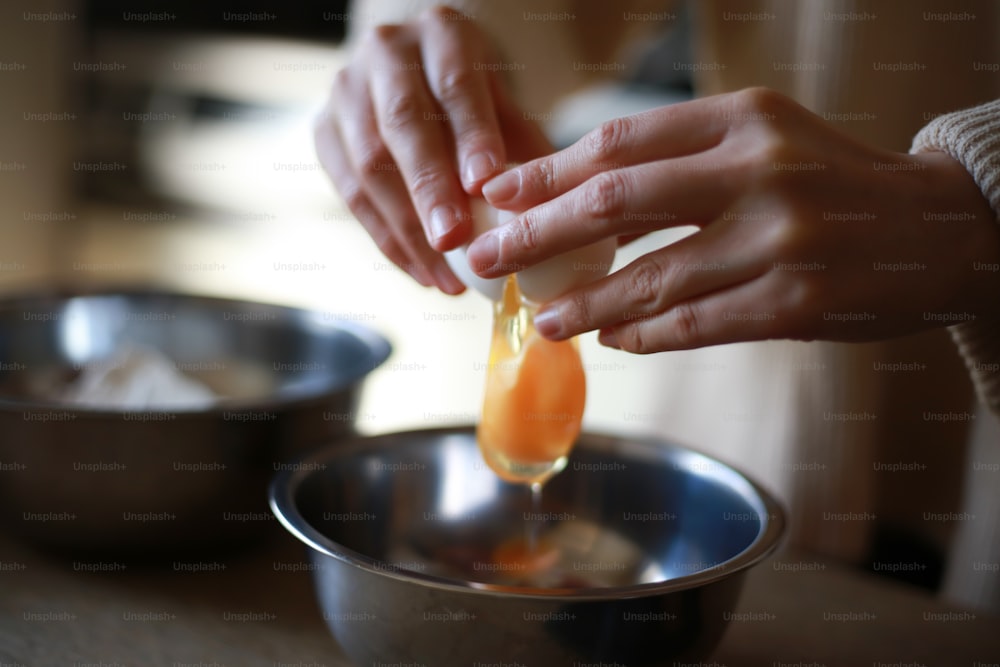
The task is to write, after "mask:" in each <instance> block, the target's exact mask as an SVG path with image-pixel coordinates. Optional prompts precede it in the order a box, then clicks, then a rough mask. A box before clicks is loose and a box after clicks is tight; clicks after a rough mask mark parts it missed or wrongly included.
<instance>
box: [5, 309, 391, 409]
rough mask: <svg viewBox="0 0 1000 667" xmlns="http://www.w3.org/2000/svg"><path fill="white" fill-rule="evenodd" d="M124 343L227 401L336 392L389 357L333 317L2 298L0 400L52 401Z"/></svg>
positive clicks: (372, 339) (373, 337)
mask: <svg viewBox="0 0 1000 667" xmlns="http://www.w3.org/2000/svg"><path fill="white" fill-rule="evenodd" d="M123 346H132V347H134V348H139V349H148V348H152V349H154V350H157V351H159V352H160V353H162V354H164V355H166V357H167V358H169V360H170V361H171V362H172V363H173V364H174V365H175V367H176V369H177V370H179V371H181V372H183V373H184V374H185V375H187V376H190V377H192V378H195V379H197V380H198V381H200V382H202V383H204V384H205V385H207V386H208V387H209V388H210V389H212V390H213V391H214V392H215V393H216V394H217V395H218V396H219V397H220V399H221V400H222V401H223V402H225V403H227V404H229V405H231V404H233V403H260V402H269V403H270V402H275V401H278V402H280V401H286V400H293V399H301V398H308V397H311V396H317V395H320V394H322V393H326V392H330V391H336V390H339V389H341V388H343V387H347V386H349V385H351V384H352V383H354V382H356V381H357V380H359V379H360V378H361V377H363V376H364V375H365V374H366V373H368V372H369V371H371V370H372V369H373V368H375V367H376V366H378V365H379V364H380V363H382V361H384V360H385V359H386V357H388V355H389V345H388V343H387V341H385V340H384V339H383V338H381V337H380V336H378V335H377V334H375V333H374V332H372V331H370V330H368V329H367V328H365V327H360V326H356V325H354V324H353V323H351V322H345V321H343V320H342V319H338V317H337V315H336V314H333V313H320V312H314V311H307V310H301V309H295V308H286V307H281V306H273V305H267V304H259V303H252V302H245V301H236V300H229V299H217V298H208V297H198V296H187V295H181V294H162V293H121V294H103V295H91V296H71V297H37V298H22V299H10V300H5V301H2V302H0V360H2V362H3V364H4V370H5V371H7V372H4V373H0V401H17V402H27V403H39V404H54V403H59V400H58V397H59V396H60V392H62V391H63V389H64V388H65V387H66V386H67V385H69V384H70V383H71V382H73V380H74V379H75V378H76V377H77V376H79V374H80V373H81V372H83V371H84V370H86V369H87V368H88V367H99V366H100V365H101V364H108V363H112V362H111V361H110V360H113V359H114V358H115V357H114V355H115V353H116V352H117V351H120V350H121V349H123Z"/></svg>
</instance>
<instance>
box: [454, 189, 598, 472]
mask: <svg viewBox="0 0 1000 667" xmlns="http://www.w3.org/2000/svg"><path fill="white" fill-rule="evenodd" d="M469 210H470V212H471V214H472V238H476V237H478V236H479V235H481V234H483V233H484V232H486V231H488V230H490V229H492V228H493V227H496V226H497V225H500V224H504V223H505V222H507V221H509V220H511V219H513V217H514V216H515V214H514V213H510V212H507V211H501V210H497V209H494V208H493V207H492V206H490V205H489V204H487V203H486V202H485V201H484V200H483V199H482V198H479V197H472V198H470V201H469ZM616 245H617V244H616V242H615V239H613V238H611V239H604V240H602V241H599V242H597V243H593V244H591V245H588V246H584V247H582V248H577V249H575V250H572V251H570V252H567V253H564V254H562V255H558V256H556V257H552V258H549V259H547V260H545V261H543V262H540V263H538V264H535V265H534V266H531V267H528V268H526V269H524V270H523V271H521V272H519V273H517V274H516V275H513V276H504V277H501V278H493V279H487V278H481V277H479V276H478V275H476V274H475V273H474V272H473V271H472V269H471V268H470V267H469V260H468V255H467V252H466V251H467V246H463V247H460V248H456V249H455V250H452V251H450V252H447V253H445V259H446V260H447V262H448V265H449V266H450V267H451V269H452V271H454V272H455V275H457V276H458V278H459V279H460V280H461V281H462V282H463V283H465V284H466V286H468V287H471V288H473V289H475V290H477V291H479V292H480V293H482V294H483V295H485V296H486V297H487V298H488V299H490V300H491V301H492V302H493V335H492V338H491V340H490V352H489V362H488V364H487V371H486V391H485V395H484V397H483V409H482V414H481V415H480V420H479V424H478V425H477V428H476V440H477V442H478V443H479V449H480V452H481V453H482V456H483V459H484V460H485V461H486V463H487V465H489V466H490V468H491V469H492V470H493V471H494V472H495V473H496V474H497V475H498V476H499V477H500V478H502V479H504V480H506V481H508V482H514V483H520V484H528V485H531V486H532V487H534V488H537V489H540V488H541V484H542V483H544V482H545V481H546V480H547V479H549V478H550V477H551V476H552V475H554V474H556V473H558V472H559V471H560V470H562V469H563V468H564V467H565V465H566V461H567V460H568V457H569V453H570V451H571V450H572V448H573V445H574V444H575V443H576V440H577V438H578V437H579V435H580V429H581V425H582V422H583V409H584V405H585V404H586V398H587V389H586V387H587V378H586V374H585V372H584V367H583V361H582V360H581V358H580V348H579V345H578V343H577V341H576V339H571V340H563V341H550V340H547V339H545V338H543V337H542V336H541V335H539V333H538V332H537V331H536V330H535V327H534V315H535V313H536V312H537V310H538V307H539V304H542V303H545V302H546V301H550V300H552V299H555V298H556V297H559V296H562V295H563V294H565V293H567V292H569V291H570V290H572V289H574V288H576V287H579V286H581V285H586V284H587V283H590V282H593V281H594V280H598V279H599V278H601V277H603V276H604V275H606V274H607V273H608V271H609V270H610V268H611V262H612V261H613V260H614V256H615V249H616Z"/></svg>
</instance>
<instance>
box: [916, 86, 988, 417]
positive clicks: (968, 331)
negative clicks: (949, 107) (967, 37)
mask: <svg viewBox="0 0 1000 667" xmlns="http://www.w3.org/2000/svg"><path fill="white" fill-rule="evenodd" d="M926 151H941V152H944V153H947V154H948V155H950V156H951V157H953V158H954V159H956V160H958V162H960V163H961V164H962V165H963V166H964V167H965V168H966V169H967V170H968V172H969V173H970V174H971V175H972V177H973V179H975V181H976V184H977V185H978V186H979V189H980V190H981V191H982V193H983V196H984V197H985V198H986V200H987V201H988V202H989V203H990V207H991V208H992V209H993V213H994V217H995V218H996V221H997V222H998V223H1000V100H994V101H992V102H988V103H986V104H983V105H981V106H978V107H973V108H971V109H966V110H963V111H956V112H954V113H950V114H946V115H944V116H939V117H938V118H936V119H934V120H933V121H931V122H930V123H929V124H928V125H927V126H926V127H924V128H923V129H922V130H921V131H920V132H919V133H917V136H916V137H915V138H914V140H913V146H912V148H911V149H910V152H911V153H922V152H926ZM949 331H950V332H951V336H952V339H953V340H954V341H955V344H956V345H957V346H958V349H959V352H960V353H961V354H962V356H963V357H964V359H965V364H966V366H967V367H968V369H969V373H970V374H971V376H972V380H973V382H974V383H975V385H976V390H977V392H978V393H979V396H980V398H981V399H982V401H983V402H984V403H985V404H986V405H987V406H988V407H989V408H990V409H991V410H992V411H993V412H994V413H995V414H998V415H1000V294H998V295H997V300H996V307H995V309H994V310H993V312H991V313H990V314H989V315H987V316H984V317H979V318H977V319H975V320H972V321H968V322H963V323H961V324H956V325H953V326H951V327H949Z"/></svg>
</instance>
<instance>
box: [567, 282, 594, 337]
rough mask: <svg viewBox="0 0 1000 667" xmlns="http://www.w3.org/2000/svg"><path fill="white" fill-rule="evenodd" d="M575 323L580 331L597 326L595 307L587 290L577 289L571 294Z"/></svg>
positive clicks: (571, 309)
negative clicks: (594, 314)
mask: <svg viewBox="0 0 1000 667" xmlns="http://www.w3.org/2000/svg"><path fill="white" fill-rule="evenodd" d="M570 304H571V307H570V309H569V312H570V313H572V319H573V324H574V325H575V328H576V329H579V330H580V331H590V330H591V329H593V328H594V327H595V322H594V316H593V308H592V307H591V303H590V296H589V295H588V293H587V292H586V291H580V290H576V291H574V292H572V293H571V294H570Z"/></svg>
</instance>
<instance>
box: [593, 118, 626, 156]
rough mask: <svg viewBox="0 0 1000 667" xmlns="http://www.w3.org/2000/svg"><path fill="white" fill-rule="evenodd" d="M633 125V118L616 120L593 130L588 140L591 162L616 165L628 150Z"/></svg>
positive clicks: (606, 122) (604, 123)
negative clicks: (617, 159) (616, 161)
mask: <svg viewBox="0 0 1000 667" xmlns="http://www.w3.org/2000/svg"><path fill="white" fill-rule="evenodd" d="M633 125H634V121H633V120H632V119H631V118H627V117H626V118H614V119H612V120H609V121H605V122H603V123H601V124H600V125H599V126H598V127H596V128H595V129H593V130H591V132H590V133H589V134H588V135H587V138H586V142H587V143H586V146H587V150H588V152H589V154H590V158H591V160H592V161H594V162H595V163H597V164H598V165H608V166H611V165H614V163H615V159H616V158H620V156H621V155H622V154H623V153H624V152H625V151H626V150H627V148H628V144H629V139H630V137H631V136H632V134H633V131H634V127H633ZM605 168H607V167H605Z"/></svg>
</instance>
